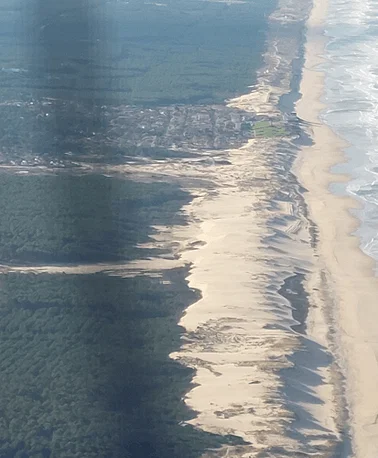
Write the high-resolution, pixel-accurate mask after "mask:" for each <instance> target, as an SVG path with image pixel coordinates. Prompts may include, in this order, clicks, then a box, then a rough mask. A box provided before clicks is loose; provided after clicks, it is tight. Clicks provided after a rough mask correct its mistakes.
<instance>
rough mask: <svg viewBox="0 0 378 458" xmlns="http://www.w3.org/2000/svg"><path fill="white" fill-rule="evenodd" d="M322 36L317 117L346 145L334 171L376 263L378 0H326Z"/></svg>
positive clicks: (377, 232)
mask: <svg viewBox="0 0 378 458" xmlns="http://www.w3.org/2000/svg"><path fill="white" fill-rule="evenodd" d="M326 36H327V38H328V40H329V41H328V44H327V46H326V51H325V54H326V58H327V63H326V64H325V65H324V66H323V69H324V70H325V74H326V92H325V103H326V105H327V109H326V110H325V111H324V112H323V114H322V119H323V121H325V122H326V123H327V124H328V125H329V126H330V127H331V128H332V129H333V130H334V131H335V132H336V133H337V134H339V135H340V136H341V137H342V138H344V139H345V140H347V141H348V142H349V144H350V146H349V147H348V148H347V150H346V154H347V157H348V162H347V163H346V164H345V165H343V166H340V167H338V168H337V169H338V170H337V171H340V172H346V173H348V174H349V175H350V176H351V180H350V181H349V182H348V183H347V184H346V185H345V187H344V189H343V191H344V192H347V193H349V194H351V195H353V196H355V197H356V198H358V200H360V201H361V202H362V203H363V208H362V209H361V210H359V211H358V212H357V216H358V217H359V219H360V220H361V226H360V228H359V230H358V231H357V235H358V236H359V237H360V239H361V248H362V249H363V251H365V252H366V253H367V254H369V255H370V256H372V257H373V258H374V259H375V260H376V261H377V265H378V0H330V1H329V12H328V17H327V21H326ZM377 272H378V269H377Z"/></svg>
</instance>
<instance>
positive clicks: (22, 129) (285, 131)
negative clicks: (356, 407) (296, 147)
mask: <svg viewBox="0 0 378 458" xmlns="http://www.w3.org/2000/svg"><path fill="white" fill-rule="evenodd" d="M0 115H1V116H2V118H3V119H5V120H7V122H5V123H3V124H2V126H0V142H1V151H0V164H1V166H3V167H4V166H21V167H41V166H43V167H54V168H65V167H75V166H77V162H78V161H81V160H85V157H86V156H88V155H90V157H91V161H100V162H102V161H103V160H107V161H117V163H127V162H128V161H130V160H133V161H134V160H135V159H136V158H138V157H139V158H141V157H148V158H155V159H159V158H165V159H166V158H169V157H180V156H182V157H187V156H190V155H193V154H199V153H200V152H201V151H208V150H224V149H227V148H237V147H240V146H242V145H243V144H245V143H247V141H248V140H249V139H251V138H264V137H265V138H272V137H288V136H290V137H292V136H296V135H299V133H300V128H299V125H300V121H299V120H298V119H297V118H296V116H295V115H292V116H290V115H280V116H277V115H275V116H274V117H270V116H267V115H258V114H256V113H253V112H250V111H249V112H247V111H243V110H240V109H237V108H230V107H227V106H224V105H206V106H205V105H173V106H172V105H171V106H157V107H152V108H151V107H150V108H145V107H141V106H130V105H119V106H109V107H108V106H105V105H102V106H90V105H89V104H87V105H85V104H83V103H81V104H79V103H77V102H73V101H72V102H70V101H59V100H54V99H47V98H46V99H42V100H38V101H37V100H31V101H23V102H20V101H7V102H3V103H1V104H0ZM15 125H17V129H14V126H15Z"/></svg>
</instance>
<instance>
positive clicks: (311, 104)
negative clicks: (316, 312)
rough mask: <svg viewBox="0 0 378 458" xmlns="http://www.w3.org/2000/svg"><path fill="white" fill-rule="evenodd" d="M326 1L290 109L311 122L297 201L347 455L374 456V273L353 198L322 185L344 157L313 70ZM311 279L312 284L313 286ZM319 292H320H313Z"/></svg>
mask: <svg viewBox="0 0 378 458" xmlns="http://www.w3.org/2000/svg"><path fill="white" fill-rule="evenodd" d="M326 14H327V1H326V0H315V2H314V8H313V10H312V14H311V17H310V19H309V21H308V31H307V45H306V61H305V67H304V70H303V78H302V82H301V88H300V92H301V94H302V98H301V100H300V101H299V102H298V103H297V106H296V110H297V113H298V116H300V117H301V118H302V119H304V120H306V121H308V122H311V123H314V124H313V125H312V140H313V142H314V144H313V146H311V147H306V148H303V149H302V153H301V155H300V156H299V158H298V160H297V163H296V167H295V170H296V174H297V176H298V177H299V179H300V182H301V183H302V184H303V186H304V187H305V188H306V189H307V191H308V192H306V193H305V200H306V203H307V205H308V208H309V213H310V217H311V219H312V220H313V221H314V222H315V224H316V226H317V228H318V235H319V237H318V246H317V254H318V258H317V260H316V261H315V268H314V271H313V278H312V282H313V285H314V286H313V287H314V291H313V300H314V301H315V303H316V304H318V306H319V307H320V308H322V309H324V310H325V311H326V313H328V314H330V316H331V322H333V329H331V330H330V331H331V332H333V334H334V335H333V337H332V339H333V343H334V348H335V352H336V355H335V357H336V358H337V359H338V361H339V364H340V365H341V366H342V367H343V370H344V372H345V376H346V399H347V403H348V406H349V416H350V423H351V425H350V426H351V434H352V444H353V448H354V456H356V457H361V458H362V457H363V458H376V457H377V456H378V422H377V418H378V364H377V355H378V331H377V328H376V323H377V319H378V310H377V297H378V279H377V278H376V277H374V274H373V267H374V262H373V260H372V259H371V258H369V257H368V256H367V255H365V254H364V253H363V252H362V251H361V249H360V247H359V243H360V242H359V239H358V238H357V237H356V236H355V235H353V232H354V231H355V230H356V228H357V227H358V224H359V222H358V220H357V219H356V218H354V217H353V216H351V213H350V210H351V209H353V208H356V207H357V205H358V204H357V202H356V201H355V200H354V199H352V198H350V197H341V196H336V195H333V194H332V193H331V192H330V191H329V185H330V183H332V182H336V181H346V180H348V177H347V176H342V175H336V174H333V173H331V172H330V168H331V167H332V166H333V165H335V164H338V163H342V162H344V161H345V160H346V159H345V155H344V152H343V150H344V148H345V147H346V146H347V145H346V144H345V143H344V142H343V141H342V140H341V139H340V138H338V137H337V136H336V135H335V134H334V133H333V132H332V131H331V130H330V129H329V128H328V127H327V126H326V125H324V124H321V123H319V114H320V112H321V111H322V109H323V108H324V105H323V104H322V103H321V97H322V95H323V93H324V74H323V73H322V72H321V71H319V70H318V69H317V66H318V65H319V64H320V63H321V62H322V54H323V52H324V46H325V43H326V40H325V37H324V35H323V29H324V21H325V18H326ZM315 285H317V286H315ZM319 291H321V293H319Z"/></svg>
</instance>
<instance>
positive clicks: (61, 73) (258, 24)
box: [0, 0, 276, 104]
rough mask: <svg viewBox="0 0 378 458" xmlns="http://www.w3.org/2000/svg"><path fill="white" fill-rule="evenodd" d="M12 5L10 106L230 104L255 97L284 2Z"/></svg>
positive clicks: (7, 69) (5, 31)
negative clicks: (272, 18)
mask: <svg viewBox="0 0 378 458" xmlns="http://www.w3.org/2000/svg"><path fill="white" fill-rule="evenodd" d="M6 4H7V6H5V5H4V6H3V9H4V10H3V12H2V13H3V14H2V18H1V19H0V21H1V22H0V26H1V30H2V36H1V43H2V44H3V46H2V47H1V48H0V51H1V54H0V56H1V61H2V64H1V65H2V66H3V68H2V69H1V71H0V88H1V87H2V91H1V92H2V93H3V97H5V99H7V98H9V97H10V94H14V93H15V91H22V93H23V94H24V95H25V96H27V95H28V94H30V95H33V96H34V97H36V98H39V97H40V96H48V95H50V96H53V97H60V98H62V97H63V98H70V99H72V98H74V99H75V98H78V97H80V98H84V99H85V98H87V99H96V100H97V101H98V102H100V101H101V103H109V102H111V101H116V102H122V103H131V104H155V103H157V104H170V103H214V102H223V100H224V99H226V98H229V97H232V96H235V95H237V94H238V93H245V92H246V91H248V86H249V85H251V84H253V82H254V77H255V72H256V69H257V68H258V67H259V66H260V65H261V62H262V59H261V54H262V52H263V49H264V46H265V32H266V26H267V16H268V15H269V13H270V12H271V11H272V10H273V8H274V6H275V4H276V0H264V1H261V0H247V1H246V2H240V3H234V4H228V3H226V2H212V1H202V0H164V1H161V2H160V1H159V2H156V3H155V2H143V1H141V0H134V1H133V0H131V1H128V2H125V1H107V2H95V1H94V2H83V1H80V0H75V1H73V0H66V1H64V2H51V1H48V0H29V1H28V2H24V1H21V0H14V1H13V2H9V1H8V2H6ZM21 23H24V24H27V25H28V30H27V33H24V32H23V31H22V29H20V28H19V24H21ZM15 31H17V32H18V36H17V39H16V40H15V37H14V33H15Z"/></svg>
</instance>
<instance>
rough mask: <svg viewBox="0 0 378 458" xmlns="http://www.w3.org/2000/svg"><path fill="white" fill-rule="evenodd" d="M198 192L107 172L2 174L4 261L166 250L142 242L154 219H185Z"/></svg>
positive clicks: (0, 252)
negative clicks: (192, 195) (183, 212)
mask: <svg viewBox="0 0 378 458" xmlns="http://www.w3.org/2000/svg"><path fill="white" fill-rule="evenodd" d="M189 201H190V196H189V194H187V193H186V192H184V191H182V190H180V188H178V187H177V186H175V185H171V184H167V183H137V182H134V181H127V180H122V179H116V178H108V177H105V176H102V175H85V176H70V175H67V174H64V175H58V176H56V175H40V176H20V175H19V176H17V175H9V174H1V175H0V241H1V243H0V262H15V263H24V262H31V263H33V262H37V263H51V262H53V263H62V262H100V261H118V260H127V259H133V258H135V257H147V256H152V255H157V254H159V252H160V254H161V251H159V250H157V249H156V250H155V249H145V250H143V249H139V248H137V247H136V245H137V244H140V243H145V242H148V241H149V240H150V239H149V235H150V234H151V233H152V232H153V230H152V229H151V227H150V226H151V225H170V224H182V223H184V218H183V217H182V216H180V214H179V213H178V211H179V210H180V209H181V207H182V206H183V205H184V204H185V203H187V202H189Z"/></svg>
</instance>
